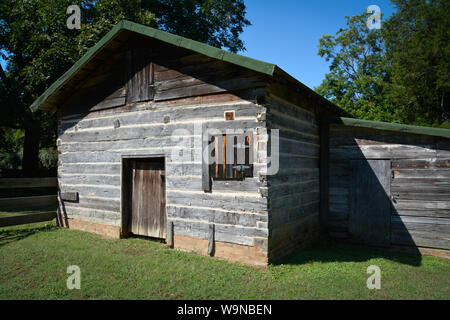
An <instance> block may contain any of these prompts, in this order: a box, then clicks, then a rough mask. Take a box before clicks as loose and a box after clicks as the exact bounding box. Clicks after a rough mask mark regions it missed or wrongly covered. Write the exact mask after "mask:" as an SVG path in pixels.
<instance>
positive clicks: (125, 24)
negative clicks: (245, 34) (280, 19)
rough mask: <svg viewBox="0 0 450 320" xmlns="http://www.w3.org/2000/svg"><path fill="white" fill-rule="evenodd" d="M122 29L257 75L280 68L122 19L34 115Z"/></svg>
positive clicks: (58, 83)
mask: <svg viewBox="0 0 450 320" xmlns="http://www.w3.org/2000/svg"><path fill="white" fill-rule="evenodd" d="M121 30H128V31H132V32H136V33H138V34H142V35H145V36H148V37H151V38H154V39H158V40H160V41H163V42H166V43H169V44H172V45H174V46H178V47H182V48H185V49H189V50H192V51H195V52H197V53H201V54H204V55H206V56H208V57H211V58H215V59H218V60H223V61H226V62H229V63H233V64H235V65H238V66H241V67H244V68H247V69H251V70H253V71H256V72H260V73H263V74H267V75H269V76H272V75H273V73H274V71H275V68H276V65H274V64H271V63H267V62H263V61H259V60H255V59H251V58H248V57H245V56H242V55H239V54H236V53H232V52H228V51H225V50H222V49H218V48H215V47H212V46H209V45H207V44H204V43H201V42H198V41H194V40H191V39H187V38H184V37H181V36H177V35H174V34H171V33H168V32H165V31H161V30H158V29H154V28H151V27H148V26H144V25H141V24H138V23H134V22H131V21H127V20H122V21H121V22H119V23H118V24H117V25H115V26H114V27H113V28H112V29H111V30H110V31H109V32H108V33H107V34H106V35H105V36H104V37H103V38H102V39H101V40H100V41H99V42H98V43H97V44H96V45H95V46H93V47H92V48H91V49H89V51H88V52H87V53H86V54H85V55H84V56H83V57H81V58H80V60H78V61H77V62H76V63H75V64H74V65H73V66H72V67H71V68H70V69H69V70H68V71H67V72H66V73H64V74H63V75H62V76H61V77H60V78H59V79H58V80H56V81H55V82H54V83H53V84H52V85H51V86H50V87H49V88H48V89H47V90H45V92H44V93H43V94H42V95H41V96H40V97H39V98H37V99H36V100H35V101H34V102H33V104H32V105H31V106H30V109H31V110H32V111H33V112H34V111H36V110H37V109H39V107H40V106H41V105H42V104H43V103H44V102H45V101H46V100H47V99H48V98H49V97H50V96H51V95H52V94H53V93H55V92H56V91H58V89H59V88H60V87H61V86H62V85H64V84H65V83H66V82H67V81H68V80H69V79H70V78H71V77H72V76H73V75H74V74H75V73H76V72H77V71H78V70H79V69H80V68H81V67H82V66H83V65H84V64H85V63H86V62H88V61H89V60H90V59H91V58H92V56H93V55H94V54H95V53H96V52H97V51H99V50H100V49H101V48H102V47H104V46H105V45H106V44H107V43H108V42H109V41H110V40H112V39H113V38H114V37H115V36H116V35H117V34H118V33H119V32H120V31H121Z"/></svg>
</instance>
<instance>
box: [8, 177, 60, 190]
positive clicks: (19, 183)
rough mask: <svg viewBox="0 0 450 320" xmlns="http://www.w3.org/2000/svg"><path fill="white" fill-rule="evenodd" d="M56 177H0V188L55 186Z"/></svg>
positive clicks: (56, 182)
mask: <svg viewBox="0 0 450 320" xmlns="http://www.w3.org/2000/svg"><path fill="white" fill-rule="evenodd" d="M57 185H58V180H57V179H56V177H50V178H0V189H18V188H43V187H56V186H57Z"/></svg>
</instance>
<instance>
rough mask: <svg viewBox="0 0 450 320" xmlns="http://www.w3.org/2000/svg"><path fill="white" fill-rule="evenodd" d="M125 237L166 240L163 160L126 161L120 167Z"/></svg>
mask: <svg viewBox="0 0 450 320" xmlns="http://www.w3.org/2000/svg"><path fill="white" fill-rule="evenodd" d="M123 170H124V172H123V174H124V185H123V187H125V188H126V189H127V191H126V192H125V194H124V195H125V196H126V199H124V200H125V203H126V206H125V208H126V210H127V212H126V213H125V214H124V217H125V216H126V219H124V220H125V223H124V226H123V228H124V229H126V230H124V231H125V232H124V233H125V234H128V235H129V234H133V235H139V236H146V237H152V238H161V239H165V238H166V230H167V217H166V181H165V169H164V158H145V159H127V160H126V161H125V162H124V167H123Z"/></svg>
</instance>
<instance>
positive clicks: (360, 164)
mask: <svg viewBox="0 0 450 320" xmlns="http://www.w3.org/2000/svg"><path fill="white" fill-rule="evenodd" d="M351 173H352V176H351V206H350V208H351V212H350V216H349V232H350V233H351V234H352V236H353V239H354V240H355V241H357V242H360V243H364V244H372V245H389V243H390V221H391V200H390V193H391V191H390V190H391V179H390V174H391V163H390V161H389V160H352V161H351Z"/></svg>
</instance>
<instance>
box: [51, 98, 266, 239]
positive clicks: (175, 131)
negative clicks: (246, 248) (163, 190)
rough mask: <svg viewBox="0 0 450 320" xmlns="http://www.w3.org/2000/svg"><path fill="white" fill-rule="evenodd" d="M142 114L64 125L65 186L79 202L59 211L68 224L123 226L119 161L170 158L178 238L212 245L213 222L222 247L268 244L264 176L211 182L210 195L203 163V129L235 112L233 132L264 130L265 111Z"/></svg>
mask: <svg viewBox="0 0 450 320" xmlns="http://www.w3.org/2000/svg"><path fill="white" fill-rule="evenodd" d="M144 105H147V107H148V108H147V109H146V110H144V108H145V106H144ZM137 108H138V109H139V111H137V112H135V111H133V108H130V109H129V110H127V111H125V110H123V109H117V110H116V111H117V112H112V110H111V111H110V112H108V114H107V115H104V114H98V117H95V116H94V115H93V114H92V113H91V114H89V116H88V117H83V118H76V119H74V118H72V119H68V120H64V118H63V119H61V123H60V135H59V139H58V150H59V152H60V156H59V173H58V178H59V185H60V189H61V190H62V192H78V193H79V201H78V202H63V203H61V210H63V211H64V212H65V214H66V215H67V216H68V217H69V218H71V217H76V218H77V219H80V220H89V221H93V222H101V223H104V224H110V225H120V223H121V205H120V196H121V176H120V172H121V171H120V170H121V157H122V156H127V157H130V156H144V155H145V156H151V155H152V154H153V155H165V157H166V183H167V195H166V197H167V215H168V218H169V221H173V222H174V232H175V234H177V235H186V236H190V237H196V238H202V239H206V238H207V236H208V225H209V223H215V224H216V228H215V231H216V236H215V239H216V240H217V241H228V242H233V243H238V244H245V245H253V243H254V239H255V238H258V239H259V238H263V239H265V238H267V236H268V230H267V221H268V215H267V199H266V198H263V197H262V196H261V194H260V188H261V187H264V186H265V184H264V183H263V182H260V180H259V178H258V175H257V174H256V175H255V177H254V178H247V179H245V180H243V181H213V187H212V192H211V193H205V192H204V191H203V190H202V164H201V158H199V155H200V157H201V152H202V150H201V134H202V132H201V128H202V124H203V123H205V122H209V123H214V121H217V122H223V117H224V112H225V111H227V110H235V111H236V114H235V121H233V126H237V127H242V128H245V129H248V128H255V129H256V128H257V127H261V126H264V124H263V123H261V122H258V121H257V120H256V117H257V115H258V114H260V113H261V112H264V111H265V108H264V107H262V106H259V105H257V104H255V103H251V102H247V101H244V100H242V101H231V102H228V103H219V104H202V105H199V104H196V105H192V106H188V107H186V106H171V105H167V104H166V105H161V106H159V105H158V104H157V103H146V104H142V105H139V106H138V107H137ZM164 119H166V122H167V119H170V122H168V123H164ZM117 121H118V122H119V123H120V126H119V127H114V123H117ZM199 128H200V131H199V130H198V129H199ZM257 242H258V241H257Z"/></svg>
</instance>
